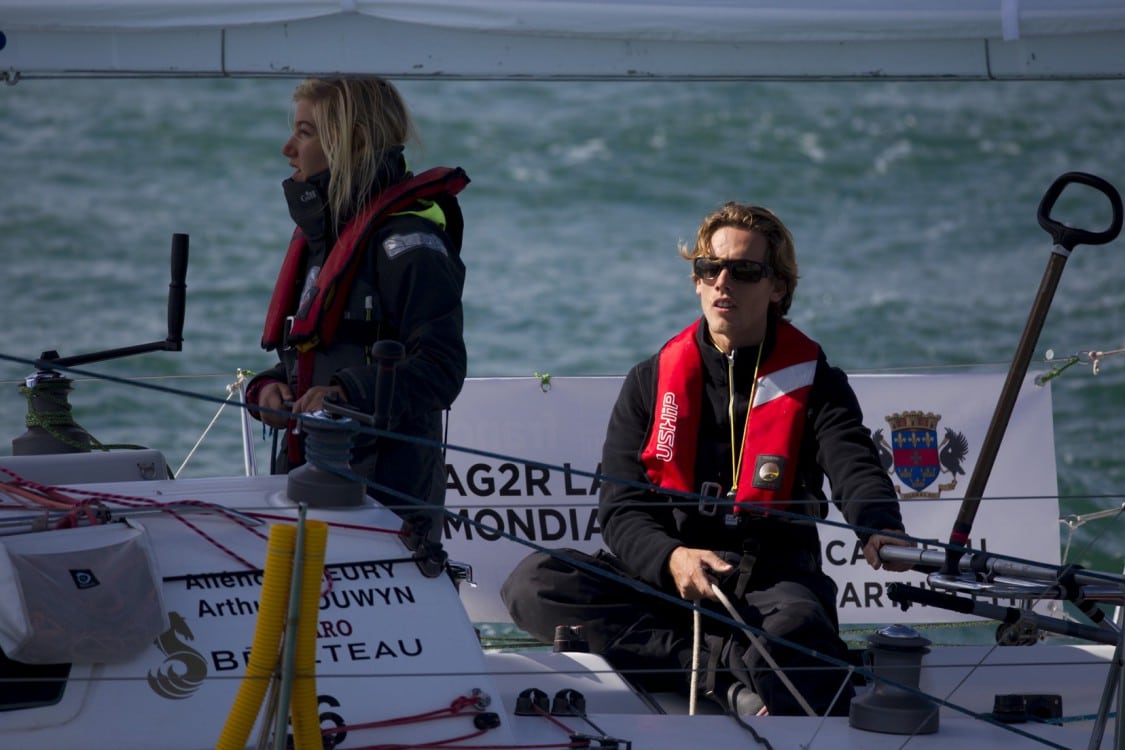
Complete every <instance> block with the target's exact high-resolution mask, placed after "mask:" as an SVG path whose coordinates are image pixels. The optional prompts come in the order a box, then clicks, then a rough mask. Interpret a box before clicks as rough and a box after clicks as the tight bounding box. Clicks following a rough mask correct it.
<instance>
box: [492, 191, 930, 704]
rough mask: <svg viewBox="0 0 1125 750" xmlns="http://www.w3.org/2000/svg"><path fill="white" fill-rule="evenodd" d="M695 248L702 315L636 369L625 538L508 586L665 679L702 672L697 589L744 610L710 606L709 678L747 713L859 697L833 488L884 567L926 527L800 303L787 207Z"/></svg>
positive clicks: (542, 628) (706, 226)
mask: <svg viewBox="0 0 1125 750" xmlns="http://www.w3.org/2000/svg"><path fill="white" fill-rule="evenodd" d="M680 254H681V256H683V257H684V258H685V259H686V260H688V261H689V262H690V263H691V265H692V278H693V280H694V283H695V291H696V294H698V295H699V297H700V300H701V303H702V308H703V315H702V317H701V318H700V319H699V320H698V321H697V322H695V323H693V324H691V325H689V326H688V327H687V328H685V329H684V330H683V331H681V332H680V333H679V334H677V335H676V336H675V337H674V338H672V339H671V340H670V341H669V342H668V343H666V344H665V345H664V347H663V348H662V349H661V350H660V352H659V353H657V354H656V355H654V356H652V357H650V358H649V359H647V360H645V361H643V362H641V363H639V364H638V365H636V366H635V367H633V369H632V370H631V371H630V373H629V375H628V376H627V377H626V379H625V382H624V384H623V386H622V389H621V392H620V394H619V396H618V400H617V403H616V405H615V406H614V409H613V413H612V415H611V418H610V422H609V427H608V430H607V434H606V439H605V444H604V447H603V453H602V472H603V475H604V476H603V484H602V486H601V495H600V499H599V521H600V523H601V527H602V533H603V536H604V538H605V541H606V544H607V546H608V548H609V550H611V551H612V554H610V553H607V552H604V551H603V552H599V553H598V554H597V555H594V556H590V555H586V554H583V553H581V552H578V551H576V550H556V551H552V552H535V553H532V554H531V555H529V556H528V557H527V558H525V559H524V560H523V561H521V562H520V564H519V565H518V566H517V567H516V569H515V570H514V571H513V572H512V574H511V576H510V577H509V578H508V580H507V581H506V582H505V584H504V586H503V589H502V592H501V593H502V596H503V599H504V602H505V604H506V605H507V607H508V609H509V611H510V613H511V615H512V618H513V621H514V622H515V623H516V624H517V625H518V626H519V627H521V628H523V629H524V630H526V631H527V632H529V633H530V634H532V635H533V636H535V637H536V638H539V639H540V640H543V641H546V642H550V641H551V640H552V638H553V637H554V633H555V628H556V626H560V625H567V626H576V625H580V626H582V627H583V629H584V632H585V635H586V638H587V639H588V641H589V646H590V649H591V650H592V651H595V652H598V653H601V654H603V655H604V656H605V657H606V658H607V659H608V660H609V661H610V663H611V664H613V666H614V667H615V668H617V669H620V670H622V671H624V672H626V673H628V674H630V675H631V676H632V677H633V679H634V680H635V681H636V682H637V683H638V684H640V685H643V686H645V687H647V688H649V689H655V690H666V689H684V688H686V687H687V680H686V678H685V677H684V675H686V674H688V673H689V670H690V668H691V666H692V664H693V658H692V651H693V649H692V643H693V631H692V619H693V618H692V614H691V611H690V607H688V606H685V604H684V602H685V601H686V602H700V603H701V604H702V607H703V608H705V609H707V610H711V611H716V612H719V613H721V614H722V615H723V616H724V619H725V621H720V620H717V619H715V618H713V617H707V616H704V617H702V618H701V621H702V629H703V634H702V639H701V640H702V642H703V649H702V658H701V663H699V662H698V661H697V662H696V663H698V666H699V669H701V670H705V674H706V677H705V678H704V680H703V684H701V685H699V689H700V690H701V691H703V692H705V693H707V694H709V695H712V696H714V697H715V698H716V699H717V700H719V702H720V703H722V704H723V705H725V706H727V707H728V708H730V709H731V710H737V711H739V712H742V713H745V712H747V711H751V712H753V711H755V710H756V708H757V707H760V705H761V702H764V704H765V707H766V709H767V710H768V712H769V713H770V714H774V715H786V714H801V715H803V714H805V713H809V712H815V713H817V714H820V715H823V714H834V715H844V714H846V713H847V711H848V706H849V703H850V700H851V696H852V688H851V686H850V684H848V682H847V675H846V672H845V671H843V670H841V669H839V667H838V665H839V664H841V663H844V662H846V661H847V657H848V653H847V647H846V645H845V644H844V642H843V641H842V640H841V638H840V636H839V624H838V618H837V614H836V605H835V596H836V585H835V583H834V582H833V581H832V579H831V578H829V577H828V576H827V575H826V574H825V573H824V572H823V570H822V568H821V547H820V541H819V537H818V534H817V528H816V521H817V520H819V519H822V518H824V517H825V516H826V515H827V510H828V505H827V503H828V501H827V499H826V497H825V495H824V493H823V491H822V486H823V483H824V479H825V477H827V478H828V480H829V483H830V486H831V491H832V499H833V501H834V502H836V504H837V506H838V507H839V508H840V511H841V512H842V513H843V515H844V518H845V519H847V521H848V522H849V523H850V524H852V525H853V526H855V527H856V532H857V534H858V536H859V538H860V540H861V542H862V543H863V554H864V557H865V558H866V560H867V562H868V563H869V564H870V565H871V566H872V567H874V568H879V567H882V565H883V563H882V562H881V560H880V558H879V548H880V547H881V546H882V545H884V544H908V542H907V541H905V540H904V539H902V538H898V537H896V536H892V535H901V534H903V532H904V527H903V524H902V518H901V515H900V513H899V507H898V502H897V500H896V497H895V491H894V487H893V485H892V484H891V482H890V480H889V478H888V476H887V474H886V472H885V471H884V470H883V468H882V466H881V464H880V461H879V457H878V454H877V452H876V449H875V446H874V444H873V442H872V440H871V434H870V432H869V431H868V429H867V428H866V427H864V425H863V415H862V413H861V411H860V406H859V403H858V400H857V399H856V396H855V393H854V392H853V391H852V388H851V386H850V385H849V384H848V380H847V376H846V375H845V374H844V373H843V372H842V371H841V370H839V369H836V368H834V367H831V366H830V365H829V364H828V362H827V360H826V358H825V355H824V352H823V351H822V350H821V349H820V347H819V345H817V344H816V343H815V342H814V341H812V340H811V339H809V338H808V337H807V336H805V335H804V334H803V333H801V332H800V331H799V330H797V328H796V327H794V326H793V325H792V324H791V323H790V322H788V321H787V320H786V318H785V315H786V314H787V313H788V311H789V306H790V303H791V302H792V299H793V293H794V291H795V289H796V287H797V261H796V253H795V249H794V245H793V239H792V237H791V235H790V233H789V231H788V229H787V228H786V227H785V225H784V224H782V222H781V221H780V219H778V218H777V217H776V216H775V215H774V214H773V213H771V212H770V211H768V210H766V209H763V208H759V207H756V206H748V205H741V204H736V203H728V204H726V205H725V206H723V207H722V208H721V209H719V210H718V211H716V212H714V213H712V214H711V215H709V216H707V217H706V218H705V219H704V220H703V223H702V225H701V226H700V227H699V230H698V232H697V236H696V241H695V244H694V246H692V247H687V246H684V247H681V249H680ZM751 404H753V406H752V407H751V406H750V405H751ZM879 532H885V533H879ZM569 560H573V561H575V562H576V563H577V564H575V565H572V564H570V562H568V561H569ZM887 567H888V568H889V569H896V570H897V569H906V567H907V566H892V565H887ZM602 572H604V574H602ZM724 602H731V603H732V605H731V606H733V610H734V611H733V612H728V611H727V610H726V609H725V608H724V605H723V603H724ZM732 614H737V616H738V617H739V618H741V619H743V620H744V621H745V622H746V623H747V624H748V625H749V626H751V628H753V629H754V631H753V632H756V633H762V632H764V633H765V634H766V635H767V636H769V637H768V638H767V639H760V638H756V640H758V641H759V642H760V643H762V644H763V646H764V650H765V651H766V652H768V655H767V653H763V649H762V648H758V647H755V646H754V645H753V644H752V643H751V639H750V638H748V637H747V635H746V634H745V633H743V632H739V628H738V627H737V626H736V625H733V624H731V616H732ZM775 638H781V639H784V641H785V642H787V643H788V644H792V646H793V647H790V646H789V645H785V644H782V643H779V642H778V641H777V640H775ZM813 650H815V651H816V652H819V653H820V654H825V655H827V656H828V657H830V658H831V659H833V660H835V666H834V665H832V664H828V665H826V663H825V662H824V661H823V660H822V659H820V658H819V657H818V656H817V655H815V654H813V653H811V651H813ZM774 666H778V667H780V671H779V670H777V669H774V668H773V667H774ZM739 704H741V705H739Z"/></svg>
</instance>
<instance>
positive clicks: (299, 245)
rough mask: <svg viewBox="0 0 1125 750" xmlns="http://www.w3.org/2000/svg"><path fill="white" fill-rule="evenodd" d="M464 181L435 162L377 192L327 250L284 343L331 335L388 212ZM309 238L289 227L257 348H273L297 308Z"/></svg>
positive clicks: (323, 340)
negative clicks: (304, 307)
mask: <svg viewBox="0 0 1125 750" xmlns="http://www.w3.org/2000/svg"><path fill="white" fill-rule="evenodd" d="M467 184H469V178H468V176H467V175H466V174H465V172H464V170H462V169H461V168H460V167H456V168H449V167H434V168H433V169H428V170H426V171H425V172H422V173H421V174H419V175H416V176H414V177H411V178H409V179H406V180H404V181H402V182H400V183H397V184H395V185H392V186H391V187H389V188H387V189H386V190H384V191H382V192H381V193H379V194H378V195H376V196H375V197H374V198H372V199H371V201H370V202H368V204H367V205H366V206H364V208H363V209H362V210H361V211H360V212H359V213H358V214H357V215H356V216H355V217H353V218H352V220H351V221H349V222H348V223H347V225H346V226H345V227H344V231H342V232H341V233H340V238H339V239H338V240H336V244H335V245H333V246H332V250H331V251H330V252H329V253H328V259H327V261H326V262H325V264H324V268H323V269H321V271H320V275H319V276H318V277H317V292H316V296H315V297H314V298H313V301H312V304H311V305H309V307H308V310H307V312H306V313H305V314H304V317H300V318H294V319H293V325H292V328H291V329H290V331H289V337H288V341H287V343H288V344H289V345H291V346H294V347H296V348H297V349H298V350H299V351H302V352H304V351H308V350H310V349H312V348H314V347H316V346H317V345H319V344H323V345H325V346H328V345H330V344H331V343H332V341H333V339H334V338H335V336H336V329H337V327H338V326H339V324H340V319H341V318H342V317H343V313H344V307H345V306H346V305H347V301H348V294H347V292H348V289H350V288H351V284H352V281H353V279H354V278H355V274H356V271H357V270H358V268H359V266H360V265H361V264H360V262H359V260H360V258H361V257H362V255H363V253H364V251H365V250H366V247H367V238H368V237H370V236H371V233H372V232H373V231H375V230H376V229H377V228H378V227H379V226H380V225H381V224H383V223H384V222H385V221H386V220H387V219H389V218H390V217H391V216H392V215H393V214H395V213H397V212H401V211H403V210H404V209H407V208H409V207H410V206H412V205H414V204H415V203H417V202H418V201H420V200H424V199H427V198H436V197H438V196H441V195H456V194H457V193H459V192H461V190H462V189H464V187H465V186H466V185H467ZM307 248H308V241H307V240H306V239H305V235H304V234H303V233H302V232H301V230H300V228H298V229H296V230H294V232H293V239H292V240H290V242H289V250H288V252H287V253H286V254H285V261H284V262H283V263H282V265H281V272H280V273H279V274H278V276H277V283H276V284H275V285H274V289H273V296H272V297H271V298H270V306H269V310H268V312H267V313H266V324H265V327H264V329H263V331H262V348H263V349H266V350H269V349H276V348H277V347H279V346H281V344H282V339H283V338H284V337H285V319H286V318H287V317H289V316H290V315H293V314H294V311H295V310H296V309H297V297H298V294H299V293H300V284H301V282H302V281H303V279H302V278H300V273H301V269H302V267H303V266H304V258H305V251H306V249H307Z"/></svg>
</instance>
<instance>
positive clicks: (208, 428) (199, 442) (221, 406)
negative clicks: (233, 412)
mask: <svg viewBox="0 0 1125 750" xmlns="http://www.w3.org/2000/svg"><path fill="white" fill-rule="evenodd" d="M236 385H237V383H236ZM237 392H238V391H237V390H234V389H233V388H232V387H228V388H227V399H226V401H224V402H223V403H222V404H219V410H218V411H216V412H215V416H213V417H211V421H210V422H209V423H208V424H207V426H206V427H205V428H204V429H203V433H202V434H201V435H200V436H199V439H198V440H196V441H195V445H193V446H192V447H191V450H190V451H188V454H187V456H185V457H184V462H183V463H182V464H180V468H178V469H176V473H175V474H173V475H172V476H173V477H178V476H179V475H180V472H181V471H183V470H184V467H186V466H187V465H188V462H189V461H191V459H192V457H193V456H195V452H196V451H198V450H199V446H201V445H203V441H204V440H205V439H206V438H207V434H208V433H209V432H211V428H212V427H214V426H215V423H216V422H218V421H219V416H220V415H221V414H222V413H223V409H225V408H227V404H228V403H229V402H230V400H231V399H232V398H234V396H235V394H236V393H237Z"/></svg>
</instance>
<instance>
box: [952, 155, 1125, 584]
mask: <svg viewBox="0 0 1125 750" xmlns="http://www.w3.org/2000/svg"><path fill="white" fill-rule="evenodd" d="M1071 184H1082V185H1087V186H1089V187H1092V188H1093V189H1095V190H1097V191H1098V192H1100V193H1102V194H1103V195H1105V196H1106V198H1108V199H1109V202H1110V206H1111V207H1112V209H1113V219H1112V221H1111V222H1110V226H1109V228H1108V229H1106V230H1105V231H1102V232H1093V231H1089V230H1086V229H1077V228H1074V227H1069V226H1067V225H1065V224H1063V223H1061V222H1059V221H1056V220H1055V219H1052V218H1051V209H1052V208H1053V207H1054V205H1055V201H1056V200H1058V197H1059V196H1060V195H1061V194H1062V191H1063V189H1064V188H1066V186H1067V185H1071ZM1038 219H1039V225H1040V226H1041V227H1043V228H1044V229H1045V230H1047V232H1048V233H1050V235H1051V237H1052V239H1053V240H1054V246H1053V247H1052V248H1051V258H1050V260H1048V261H1047V269H1046V270H1045V271H1044V272H1043V280H1042V281H1041V282H1040V284H1039V291H1038V292H1037V293H1036V295H1035V301H1034V303H1033V304H1032V307H1031V313H1030V314H1029V315H1028V318H1027V325H1026V326H1024V329H1023V334H1022V335H1021V336H1020V341H1019V344H1018V345H1017V346H1016V353H1015V355H1014V356H1013V358H1012V364H1011V367H1010V368H1009V369H1008V377H1007V378H1006V379H1005V381H1004V387H1003V388H1002V389H1001V391H1000V399H999V400H998V401H997V403H996V410H995V411H994V412H993V414H992V421H991V422H990V423H989V425H988V432H986V433H985V437H984V443H983V444H982V445H981V450H980V458H978V459H977V463H976V466H974V467H973V473H972V476H971V477H970V478H969V485H968V487H966V489H965V496H964V499H963V500H962V501H961V509H960V511H959V512H958V513H957V518H956V520H954V522H953V530H952V531H951V532H950V534H949V545H950V546H949V548H948V549H947V550H946V553H945V567H944V568H943V569H942V573H943V574H945V575H949V576H954V575H957V572H958V560H959V559H960V556H961V553H960V552H959V551H958V550H957V549H954V548H959V547H966V546H968V543H969V534H970V533H971V532H972V529H973V521H974V520H975V519H976V515H977V509H978V508H979V507H980V501H981V497H982V496H983V495H984V488H985V485H987V484H988V478H989V475H990V474H991V473H992V467H993V464H994V463H995V462H996V454H997V453H998V452H999V450H1000V443H1001V442H1002V441H1003V439H1004V432H1005V431H1006V430H1007V429H1008V421H1009V420H1010V419H1011V417H1012V410H1013V408H1014V407H1015V403H1016V398H1017V397H1018V396H1019V392H1020V387H1021V386H1022V384H1023V379H1024V376H1026V375H1027V366H1028V364H1029V363H1030V362H1031V354H1032V351H1033V350H1034V349H1035V345H1036V344H1037V343H1038V341H1039V334H1040V333H1041V332H1042V330H1043V322H1044V320H1045V319H1046V318H1047V311H1048V310H1049V309H1050V307H1051V301H1052V300H1053V299H1054V296H1055V290H1056V289H1057V288H1058V284H1059V278H1060V277H1061V276H1062V272H1063V267H1064V266H1065V265H1066V260H1067V258H1068V257H1070V253H1071V252H1072V251H1073V250H1074V247H1075V245H1077V244H1079V243H1083V244H1087V245H1104V244H1105V243H1107V242H1112V241H1113V240H1114V239H1115V238H1116V237H1117V235H1118V233H1119V232H1120V231H1121V196H1120V194H1118V192H1117V190H1116V189H1115V188H1114V187H1113V186H1112V185H1110V184H1109V183H1108V182H1106V181H1105V180H1103V179H1102V178H1100V177H1095V176H1094V175H1091V174H1086V173H1085V172H1067V173H1066V174H1063V175H1061V176H1060V177H1058V178H1057V179H1056V180H1055V181H1054V182H1053V183H1052V184H1051V187H1050V188H1048V189H1047V192H1046V193H1045V194H1044V195H1043V200H1042V201H1040V203H1039V212H1038Z"/></svg>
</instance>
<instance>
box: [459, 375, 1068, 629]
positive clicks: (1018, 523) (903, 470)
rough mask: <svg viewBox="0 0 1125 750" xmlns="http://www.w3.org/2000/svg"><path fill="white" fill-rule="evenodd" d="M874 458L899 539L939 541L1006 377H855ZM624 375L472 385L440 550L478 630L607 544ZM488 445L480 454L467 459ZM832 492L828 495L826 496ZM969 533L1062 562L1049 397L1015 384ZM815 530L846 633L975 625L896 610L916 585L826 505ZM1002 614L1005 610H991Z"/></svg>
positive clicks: (918, 578)
mask: <svg viewBox="0 0 1125 750" xmlns="http://www.w3.org/2000/svg"><path fill="white" fill-rule="evenodd" d="M849 380H850V382H851V384H852V386H853V388H854V389H855V391H856V394H857V396H858V397H859V400H860V404H861V406H862V407H863V413H864V422H865V423H866V425H867V426H868V428H869V429H870V430H871V431H872V436H873V438H874V440H875V443H876V445H877V446H878V450H879V455H880V457H881V458H882V460H883V465H884V467H885V468H886V470H887V473H888V476H889V477H890V479H891V482H892V484H893V485H894V486H895V489H896V491H897V493H898V495H899V498H900V500H901V505H902V511H903V518H904V521H905V524H906V528H907V531H908V532H909V533H910V534H911V535H913V536H915V537H920V538H924V539H933V540H935V541H939V542H946V541H948V539H949V533H950V530H951V528H952V526H953V521H954V519H955V518H956V516H957V513H958V511H959V509H960V507H961V499H962V497H963V493H964V491H965V487H966V485H967V484H968V480H969V477H970V476H971V475H972V472H973V469H974V467H975V466H976V462H977V458H978V456H979V454H980V449H981V446H982V443H983V441H984V437H985V433H986V432H987V430H988V425H989V422H990V421H991V418H992V413H993V411H994V409H995V405H996V402H997V400H998V398H999V394H1000V390H1001V388H1002V386H1003V382H1004V375H1003V374H989V373H986V374H951V375H853V376H850V378H849ZM621 382H622V378H620V377H593V378H587V377H572V378H566V377H556V378H551V379H550V385H549V387H545V386H542V385H541V383H540V381H539V379H537V378H496V379H492V378H485V379H471V380H469V381H468V382H466V384H465V388H464V390H463V392H462V394H461V396H460V398H458V400H457V404H456V406H455V407H454V409H453V411H452V413H451V417H450V423H449V442H450V444H451V446H453V447H451V449H450V452H449V454H448V456H447V465H448V469H447V471H448V474H447V478H448V481H447V489H446V506H447V508H448V510H449V511H451V515H448V516H447V517H446V523H445V544H446V549H447V550H448V552H449V555H450V558H451V559H452V560H455V561H458V562H465V563H468V564H470V565H471V566H472V568H473V577H474V580H475V582H476V586H475V587H470V586H467V585H463V586H462V587H461V596H462V599H463V600H464V602H465V605H466V607H467V609H468V611H469V616H470V617H471V619H472V620H473V621H475V622H507V621H509V619H510V618H509V617H508V613H507V611H506V610H505V608H504V606H503V603H502V602H501V601H500V596H499V592H500V586H501V585H502V584H503V582H504V579H505V578H506V577H507V575H508V573H509V572H510V571H511V570H512V568H513V567H514V566H515V565H516V563H518V562H519V561H520V560H521V559H522V558H523V557H524V556H526V555H527V554H528V553H529V552H530V551H531V550H532V549H535V548H538V547H547V548H564V547H571V548H575V549H580V550H585V551H593V550H596V549H598V548H600V547H601V546H602V537H601V531H600V529H599V527H598V519H597V502H598V486H599V480H598V478H597V474H598V470H599V460H600V456H601V447H602V442H603V440H604V436H605V427H606V424H607V422H608V419H609V413H610V410H611V409H612V406H613V403H614V401H615V400H616V398H617V392H618V390H619V388H620V385H621ZM466 446H488V447H489V452H487V453H480V452H478V453H473V452H466V451H465V450H463V448H464V447H466ZM825 492H826V493H827V494H830V488H829V487H828V486H826V487H825ZM984 495H985V500H984V501H983V502H981V504H980V507H979V510H978V513H977V517H976V520H975V523H974V525H973V539H972V546H973V547H974V548H977V549H986V550H990V551H994V552H1001V553H1003V554H1006V555H1012V556H1015V557H1021V558H1032V559H1035V560H1037V561H1040V562H1044V563H1057V562H1058V561H1059V535H1058V515H1059V514H1058V500H1057V495H1058V488H1057V482H1056V476H1055V446H1054V437H1053V432H1052V421H1051V395H1050V389H1049V386H1043V387H1040V386H1036V385H1035V384H1034V383H1033V382H1032V379H1031V378H1030V377H1029V378H1028V380H1027V382H1026V383H1025V384H1024V386H1023V389H1022V391H1021V394H1020V396H1019V399H1018V401H1017V404H1016V408H1015V411H1014V414H1013V415H1012V418H1011V420H1010V422H1009V425H1008V429H1007V432H1006V434H1005V438H1004V441H1003V444H1002V446H1001V448H1000V450H999V452H998V455H997V458H996V461H995V464H994V468H993V471H992V473H991V476H990V479H989V482H988V485H987V487H986V488H985V492H984ZM828 521H829V524H827V525H822V526H821V527H820V537H821V543H822V545H823V556H824V567H825V570H826V571H827V572H828V573H829V575H831V576H832V577H833V579H834V580H835V581H836V583H837V585H838V586H839V594H838V598H837V605H838V607H839V612H840V619H841V622H842V623H846V624H856V623H883V622H888V621H895V622H946V621H964V620H967V619H972V618H970V617H968V616H964V615H958V614H955V613H952V612H947V611H945V610H938V609H932V608H922V607H919V606H913V607H911V608H910V609H909V610H907V611H906V612H903V611H901V610H899V609H897V608H896V607H895V606H894V605H893V604H892V603H891V602H890V600H889V599H888V598H887V596H886V586H887V584H888V583H891V582H894V581H903V582H909V583H913V584H917V585H926V577H925V576H924V575H922V574H920V573H914V572H910V573H887V572H885V571H875V570H872V569H871V568H870V567H869V566H868V565H867V563H866V562H865V561H864V560H863V555H862V552H861V550H860V548H859V545H858V543H857V539H856V536H855V533H854V532H853V531H852V530H851V529H850V528H847V527H846V525H845V524H844V521H843V518H842V516H841V515H840V514H839V512H838V511H837V510H836V509H835V507H833V509H832V511H831V513H830V515H829V518H828ZM999 603H1001V604H1008V602H1006V601H1001V602H999Z"/></svg>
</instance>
